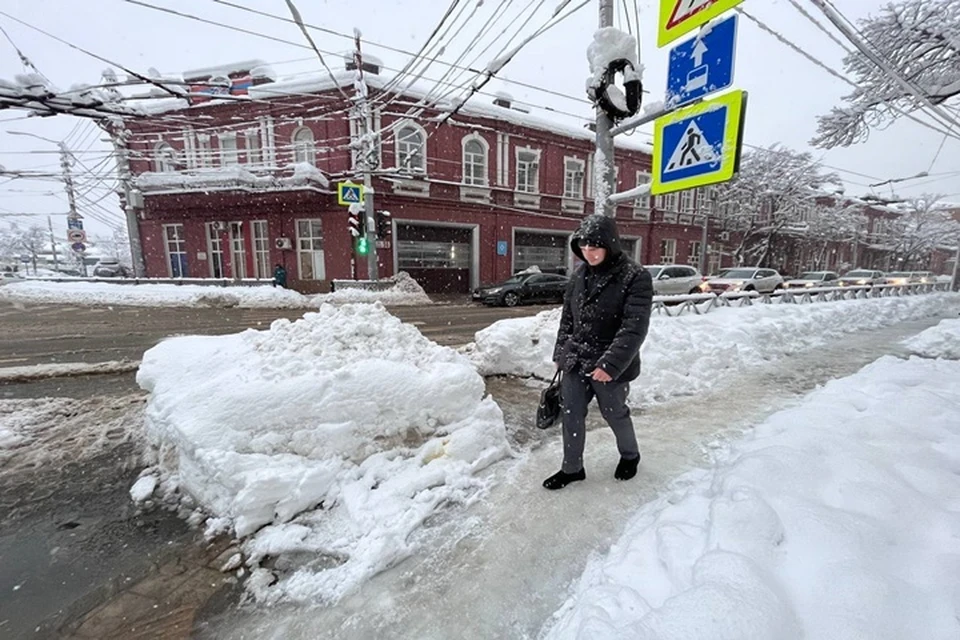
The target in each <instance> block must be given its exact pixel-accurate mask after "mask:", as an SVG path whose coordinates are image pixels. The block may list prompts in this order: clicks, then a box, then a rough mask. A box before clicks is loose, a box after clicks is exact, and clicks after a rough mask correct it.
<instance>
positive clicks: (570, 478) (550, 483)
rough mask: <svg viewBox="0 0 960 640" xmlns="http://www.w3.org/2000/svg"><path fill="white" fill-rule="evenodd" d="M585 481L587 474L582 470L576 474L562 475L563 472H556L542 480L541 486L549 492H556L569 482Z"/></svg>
mask: <svg viewBox="0 0 960 640" xmlns="http://www.w3.org/2000/svg"><path fill="white" fill-rule="evenodd" d="M586 479H587V474H586V472H585V471H584V470H583V469H580V471H577V472H576V473H564V472H563V471H558V472H556V473H555V474H553V475H552V476H550V477H549V478H547V479H546V480H544V481H543V486H544V487H545V488H547V489H550V490H551V491H556V490H557V489H563V488H564V487H565V486H567V485H568V484H570V483H571V482H578V481H580V480H586Z"/></svg>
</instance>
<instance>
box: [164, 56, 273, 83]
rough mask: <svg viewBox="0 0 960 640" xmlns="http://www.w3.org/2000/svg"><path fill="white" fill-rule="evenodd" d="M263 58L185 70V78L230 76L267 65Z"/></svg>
mask: <svg viewBox="0 0 960 640" xmlns="http://www.w3.org/2000/svg"><path fill="white" fill-rule="evenodd" d="M267 66H269V65H267V63H266V62H264V61H263V60H243V61H241V62H229V63H227V64H220V65H217V66H214V67H205V68H202V69H192V70H190V71H184V72H183V78H184V79H185V80H195V79H199V78H209V77H211V76H229V75H232V74H235V73H243V72H245V71H253V70H254V69H256V68H257V67H267Z"/></svg>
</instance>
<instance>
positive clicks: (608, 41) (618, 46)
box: [587, 27, 641, 90]
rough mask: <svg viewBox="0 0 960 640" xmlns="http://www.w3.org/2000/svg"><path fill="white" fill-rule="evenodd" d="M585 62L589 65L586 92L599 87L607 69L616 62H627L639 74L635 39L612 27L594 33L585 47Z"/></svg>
mask: <svg viewBox="0 0 960 640" xmlns="http://www.w3.org/2000/svg"><path fill="white" fill-rule="evenodd" d="M587 60H588V61H589V63H590V78H589V79H588V80H587V89H588V90H590V89H591V88H596V87H598V86H600V80H601V79H602V78H603V74H604V73H605V72H606V70H607V67H608V66H609V65H610V63H611V62H614V61H616V60H628V61H630V64H632V65H633V68H634V69H635V70H636V71H637V73H639V72H641V69H640V64H639V62H640V61H639V60H638V58H637V39H636V38H634V37H633V36H632V35H630V34H628V33H624V32H623V31H620V30H619V29H616V28H614V27H604V28H602V29H598V30H597V31H596V32H594V34H593V42H591V43H590V46H588V47H587Z"/></svg>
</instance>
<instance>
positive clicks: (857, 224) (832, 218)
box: [805, 198, 866, 269]
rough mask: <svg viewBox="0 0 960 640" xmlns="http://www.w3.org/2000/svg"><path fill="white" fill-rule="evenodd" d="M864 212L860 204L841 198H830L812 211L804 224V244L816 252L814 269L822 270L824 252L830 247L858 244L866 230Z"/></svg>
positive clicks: (824, 262)
mask: <svg viewBox="0 0 960 640" xmlns="http://www.w3.org/2000/svg"><path fill="white" fill-rule="evenodd" d="M863 209H864V205H863V204H862V203H859V202H852V201H849V200H846V199H843V198H830V199H829V201H827V202H821V203H819V204H817V205H816V206H815V207H814V209H813V212H812V215H810V216H809V219H808V223H807V229H806V234H805V244H806V245H807V247H810V248H813V249H814V251H815V253H814V255H815V256H816V257H815V258H814V267H815V268H817V269H820V268H823V267H824V266H825V264H826V257H827V250H828V248H829V247H830V245H831V244H833V243H855V242H857V241H858V238H859V235H860V233H861V232H862V230H863V229H864V228H865V226H866V217H865V216H864V215H863ZM854 266H856V265H854Z"/></svg>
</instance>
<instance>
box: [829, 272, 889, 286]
mask: <svg viewBox="0 0 960 640" xmlns="http://www.w3.org/2000/svg"><path fill="white" fill-rule="evenodd" d="M886 283H887V278H886V276H884V275H883V271H874V270H872V269H854V270H853V271H848V272H846V273H845V274H843V275H842V276H840V279H838V280H837V284H838V285H840V286H841V287H862V286H868V287H872V286H873V285H875V284H886Z"/></svg>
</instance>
